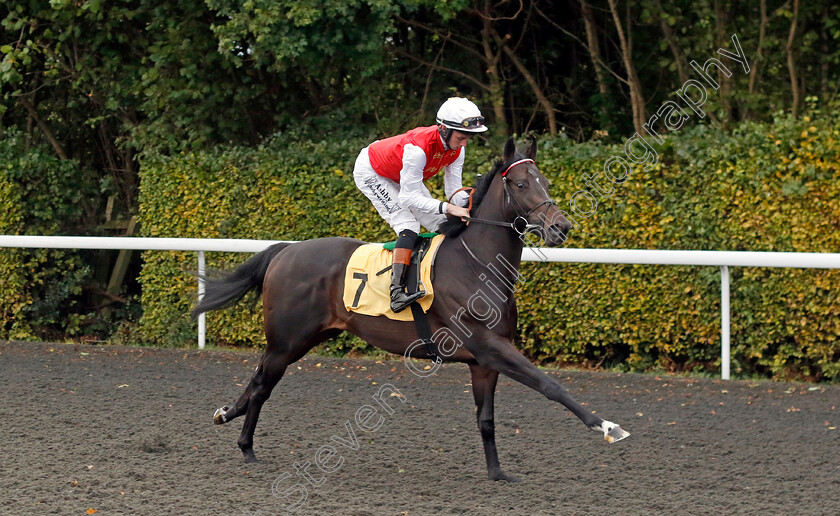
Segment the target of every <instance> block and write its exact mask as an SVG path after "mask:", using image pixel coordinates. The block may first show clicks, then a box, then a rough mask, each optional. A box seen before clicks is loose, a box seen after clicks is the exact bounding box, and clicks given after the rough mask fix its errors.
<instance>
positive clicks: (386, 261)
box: [343, 233, 444, 321]
mask: <svg viewBox="0 0 840 516" xmlns="http://www.w3.org/2000/svg"><path fill="white" fill-rule="evenodd" d="M420 236H421V238H418V239H417V243H416V244H415V246H414V252H413V253H412V255H411V264H410V265H409V268H408V271H407V273H406V290H407V291H408V292H409V293H413V292H418V291H421V290H422V291H424V292H425V293H426V295H425V296H423V297H422V298H421V299H420V300H418V301H417V302H415V303H414V304H415V305H419V307H420V309H422V313H425V312H427V311H428V310H429V308H430V307H431V306H432V301H433V300H434V287H433V280H434V267H433V265H434V260H435V257H436V255H437V250H438V248H439V247H440V244H441V243H442V242H443V238H444V236H443V235H438V234H437V233H424V234H422V235H420ZM389 248H390V249H389ZM393 248H394V243H392V242H389V243H388V244H385V245H382V244H364V245H361V246H359V248H358V249H356V251H354V252H353V255H352V256H351V257H350V260H349V261H348V262H347V267H346V269H345V273H344V294H343V301H344V308H345V309H346V310H347V311H349V312H354V313H358V314H362V315H370V316H374V317H376V316H380V315H384V316H385V317H388V318H389V319H393V320H396V321H413V320H415V318H414V314H413V313H412V310H404V311H402V312H400V313H394V312H393V311H391V293H390V288H391V275H390V272H391V262H392V257H391V255H392V252H393V251H392V250H393Z"/></svg>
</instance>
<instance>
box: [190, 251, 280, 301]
mask: <svg viewBox="0 0 840 516" xmlns="http://www.w3.org/2000/svg"><path fill="white" fill-rule="evenodd" d="M289 245H291V243H290V242H281V243H279V244H274V245H272V246H271V247H269V248H268V249H266V250H265V251H263V252H261V253H259V254H257V255H254V256H252V257H251V258H250V259H249V260H248V261H247V262H245V263H243V264H242V265H240V266H239V267H237V268H236V269H234V270H233V272H230V273H227V274H225V275H223V276H222V277H221V278H218V279H206V278H205V279H206V288H205V292H204V297H203V298H202V300H201V302H200V303H199V304H198V305H197V306H196V307H195V308H193V310H192V316H193V317H196V316H198V314H200V313H202V312H209V311H211V310H220V309H222V308H227V307H229V306H231V305H232V304H234V303H236V302H237V301H239V300H240V299H242V298H243V297H245V295H246V294H247V293H248V292H251V291H252V290H253V291H256V299H259V297H260V296H261V295H262V288H263V279H264V278H265V273H266V271H267V270H268V265H269V264H270V263H271V260H273V259H274V257H275V256H277V254H278V253H279V252H280V251H282V250H283V249H285V248H286V247H288V246H289Z"/></svg>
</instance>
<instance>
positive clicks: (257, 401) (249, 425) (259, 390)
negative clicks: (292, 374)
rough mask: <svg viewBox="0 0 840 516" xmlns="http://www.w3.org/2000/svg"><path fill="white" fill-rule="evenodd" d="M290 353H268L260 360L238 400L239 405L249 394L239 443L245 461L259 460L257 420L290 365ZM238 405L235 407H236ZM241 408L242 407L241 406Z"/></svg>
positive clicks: (245, 403)
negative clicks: (255, 452)
mask: <svg viewBox="0 0 840 516" xmlns="http://www.w3.org/2000/svg"><path fill="white" fill-rule="evenodd" d="M288 360H289V358H288V355H279V354H277V353H266V354H265V355H263V358H262V360H260V365H259V366H257V370H256V371H254V376H253V377H251V382H250V383H249V384H248V388H247V389H246V390H245V393H243V395H242V396H241V397H240V399H239V401H237V405H239V403H240V402H242V399H243V398H244V397H245V396H246V395H247V396H248V399H247V401H246V402H244V406H245V410H246V411H247V415H246V416H245V423H244V424H243V425H242V433H241V434H240V435H239V440H238V441H237V444H238V445H239V449H240V450H242V454H243V455H244V456H245V462H257V457H256V455H254V431H255V430H256V428H257V420H258V419H259V417H260V410H261V409H262V406H263V403H265V401H266V400H267V399H268V397H269V396H271V391H272V390H273V389H274V387H275V386H276V385H277V382H279V381H280V378H282V377H283V373H285V372H286V366H288V364H289V362H288ZM236 408H237V407H234V409H236ZM240 410H241V408H240Z"/></svg>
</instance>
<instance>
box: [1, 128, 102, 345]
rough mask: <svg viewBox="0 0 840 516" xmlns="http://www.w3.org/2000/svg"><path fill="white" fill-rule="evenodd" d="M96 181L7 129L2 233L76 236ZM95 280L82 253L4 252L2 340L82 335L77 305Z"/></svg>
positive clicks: (3, 154)
mask: <svg viewBox="0 0 840 516" xmlns="http://www.w3.org/2000/svg"><path fill="white" fill-rule="evenodd" d="M91 179H92V177H91V174H90V172H89V171H85V170H83V169H81V168H80V167H79V165H78V163H77V162H75V161H71V160H60V159H58V158H56V157H55V155H54V153H53V152H51V151H50V150H49V149H44V148H39V147H32V146H30V145H28V144H27V143H26V141H25V139H24V137H23V136H22V134H21V133H19V132H17V131H15V130H13V129H3V130H0V234H3V235H61V234H77V231H75V229H74V228H75V227H76V226H77V225H78V224H79V221H80V219H81V218H82V217H83V212H84V206H85V205H86V203H89V202H92V201H90V200H91V199H92V197H93V195H92V191H91V189H90V187H89V186H86V185H90V184H91V183H92V181H91ZM87 205H88V206H90V204H87ZM89 275H90V268H89V267H88V266H87V265H85V263H84V261H83V260H82V257H81V256H80V255H79V253H78V252H76V251H65V250H60V249H0V278H2V281H0V339H16V340H23V339H36V338H40V339H45V338H57V337H58V336H64V335H74V334H77V333H79V332H80V331H81V329H82V326H83V321H84V316H83V315H80V314H78V313H76V312H75V311H74V305H75V304H76V303H77V299H78V297H79V295H80V294H81V293H82V285H83V284H84V282H85V281H86V280H87V279H88V277H89Z"/></svg>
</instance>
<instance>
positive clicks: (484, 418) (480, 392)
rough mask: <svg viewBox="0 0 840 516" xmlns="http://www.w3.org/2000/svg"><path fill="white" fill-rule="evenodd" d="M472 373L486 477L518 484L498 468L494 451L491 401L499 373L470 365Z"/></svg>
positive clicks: (496, 453)
mask: <svg viewBox="0 0 840 516" xmlns="http://www.w3.org/2000/svg"><path fill="white" fill-rule="evenodd" d="M470 373H472V390H473V397H474V398H475V419H476V422H478V430H479V432H481V440H482V441H483V442H484V458H485V459H486V460H487V477H488V478H490V480H507V481H508V482H519V479H518V478H516V477H511V476H508V475H506V474H505V472H504V471H502V468H501V466H499V454H498V452H497V451H496V423H495V420H494V417H493V399H494V396H495V392H496V382H497V381H498V379H499V372H498V371H494V370H492V369H488V368H486V367H482V366H480V365H478V364H470Z"/></svg>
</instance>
